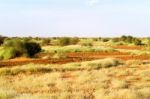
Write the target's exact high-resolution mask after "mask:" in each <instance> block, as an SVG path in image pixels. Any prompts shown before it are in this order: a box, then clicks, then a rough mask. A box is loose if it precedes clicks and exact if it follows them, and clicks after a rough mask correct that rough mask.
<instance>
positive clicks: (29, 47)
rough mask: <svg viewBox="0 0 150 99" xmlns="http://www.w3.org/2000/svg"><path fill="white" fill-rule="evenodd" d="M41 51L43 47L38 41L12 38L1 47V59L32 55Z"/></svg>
mask: <svg viewBox="0 0 150 99" xmlns="http://www.w3.org/2000/svg"><path fill="white" fill-rule="evenodd" d="M40 51H41V47H40V45H39V44H37V43H34V42H25V41H22V40H20V39H11V40H7V41H5V42H4V44H3V46H2V48H1V49H0V59H12V58H15V57H21V56H25V57H32V56H34V55H35V54H36V53H38V52H40Z"/></svg>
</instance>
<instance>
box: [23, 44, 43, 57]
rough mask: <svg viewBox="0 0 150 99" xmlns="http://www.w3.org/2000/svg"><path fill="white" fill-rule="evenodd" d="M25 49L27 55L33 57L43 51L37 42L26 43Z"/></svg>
mask: <svg viewBox="0 0 150 99" xmlns="http://www.w3.org/2000/svg"><path fill="white" fill-rule="evenodd" d="M25 48H26V50H27V54H28V55H29V56H30V57H32V56H34V55H35V54H36V53H38V52H40V51H41V47H40V45H39V44H38V43H35V42H25Z"/></svg>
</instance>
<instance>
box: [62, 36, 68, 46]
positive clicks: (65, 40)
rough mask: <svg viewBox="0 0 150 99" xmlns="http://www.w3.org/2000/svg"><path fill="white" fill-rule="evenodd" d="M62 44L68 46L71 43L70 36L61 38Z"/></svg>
mask: <svg viewBox="0 0 150 99" xmlns="http://www.w3.org/2000/svg"><path fill="white" fill-rule="evenodd" d="M59 44H60V46H66V45H69V44H70V38H69V37H63V38H60V39H59Z"/></svg>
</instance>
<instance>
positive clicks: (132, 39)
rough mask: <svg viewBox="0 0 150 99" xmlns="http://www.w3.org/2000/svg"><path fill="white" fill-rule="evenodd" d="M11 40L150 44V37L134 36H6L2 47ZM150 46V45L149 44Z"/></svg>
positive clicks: (56, 43) (65, 43)
mask: <svg viewBox="0 0 150 99" xmlns="http://www.w3.org/2000/svg"><path fill="white" fill-rule="evenodd" d="M9 39H22V40H24V41H34V42H37V43H39V44H40V45H42V46H44V45H59V46H65V45H75V44H77V43H78V42H79V41H80V40H81V39H82V40H84V39H91V40H93V41H102V42H108V41H112V42H120V41H122V42H125V43H134V44H135V45H144V44H143V43H142V40H144V39H147V40H148V42H150V37H144V38H138V37H133V36H130V35H129V36H126V35H123V36H121V37H113V38H112V37H91V38H89V37H88V38H87V37H45V38H44V37H6V36H0V45H2V44H3V43H4V42H5V41H6V40H9ZM148 44H149V45H150V43H148Z"/></svg>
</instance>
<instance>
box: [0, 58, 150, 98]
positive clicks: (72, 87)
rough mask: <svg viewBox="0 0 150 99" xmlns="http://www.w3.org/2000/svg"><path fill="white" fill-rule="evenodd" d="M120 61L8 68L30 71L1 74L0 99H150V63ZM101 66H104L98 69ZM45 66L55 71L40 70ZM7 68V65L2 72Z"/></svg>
mask: <svg viewBox="0 0 150 99" xmlns="http://www.w3.org/2000/svg"><path fill="white" fill-rule="evenodd" d="M116 61H117V62H116ZM118 61H119V60H116V59H104V60H95V61H88V62H81V63H72V64H66V65H61V66H57V65H55V66H53V65H46V66H45V67H43V65H39V66H32V65H33V64H29V65H24V66H22V67H20V68H19V67H13V68H7V70H6V71H9V70H11V71H15V72H16V71H17V72H18V71H20V70H19V69H21V70H22V71H23V70H25V71H26V72H20V73H15V75H11V74H9V73H8V72H6V74H7V73H8V74H9V75H1V77H0V99H150V80H149V79H150V78H149V77H150V66H149V64H144V65H143V64H135V65H134V64H131V65H126V64H125V65H123V64H122V65H121V64H120V63H119V62H120V61H119V62H118ZM121 63H122V62H121ZM131 63H132V62H131ZM133 63H134V62H133ZM102 64H105V65H102ZM106 64H109V65H106ZM110 64H111V65H110ZM97 65H98V66H103V67H101V68H100V69H97ZM33 67H34V69H33ZM38 67H39V68H42V69H41V70H39V68H38ZM56 67H59V68H61V69H62V70H56ZM91 67H92V68H91ZM95 67H96V69H95ZM106 67H107V68H106ZM108 67H109V68H108ZM133 67H134V68H133ZM31 68H32V69H31ZM35 68H38V69H35ZM43 68H47V69H48V70H49V69H51V70H52V71H48V72H39V71H42V70H43ZM81 68H84V69H83V70H82V69H81ZM3 69H6V68H1V69H0V71H2V70H3ZM30 69H31V70H30ZM75 69H76V70H75ZM31 72H33V73H31ZM1 97H2V98H1Z"/></svg>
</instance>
